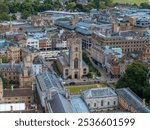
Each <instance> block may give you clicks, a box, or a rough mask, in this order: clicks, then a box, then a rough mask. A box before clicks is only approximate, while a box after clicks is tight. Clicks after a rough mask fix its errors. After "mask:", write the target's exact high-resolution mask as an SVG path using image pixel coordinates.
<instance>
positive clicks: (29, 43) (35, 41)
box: [26, 38, 39, 49]
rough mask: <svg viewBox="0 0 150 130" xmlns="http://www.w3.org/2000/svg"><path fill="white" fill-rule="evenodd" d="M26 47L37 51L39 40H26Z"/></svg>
mask: <svg viewBox="0 0 150 130" xmlns="http://www.w3.org/2000/svg"><path fill="white" fill-rule="evenodd" d="M26 45H29V46H32V47H34V48H36V49H39V40H38V39H34V38H28V39H27V42H26Z"/></svg>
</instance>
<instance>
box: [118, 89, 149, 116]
mask: <svg viewBox="0 0 150 130" xmlns="http://www.w3.org/2000/svg"><path fill="white" fill-rule="evenodd" d="M116 92H117V94H118V95H119V96H121V97H123V98H124V100H126V101H127V102H128V103H129V104H131V105H132V106H133V107H134V108H135V109H136V110H137V112H140V113H149V112H150V109H148V108H147V107H143V105H142V100H141V99H140V98H139V97H138V96H137V95H135V93H134V92H132V91H131V90H130V89H129V88H122V89H117V90H116Z"/></svg>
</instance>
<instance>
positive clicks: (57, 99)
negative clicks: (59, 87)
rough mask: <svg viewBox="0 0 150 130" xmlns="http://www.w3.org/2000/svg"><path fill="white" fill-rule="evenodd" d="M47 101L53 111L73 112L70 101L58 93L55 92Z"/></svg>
mask: <svg viewBox="0 0 150 130" xmlns="http://www.w3.org/2000/svg"><path fill="white" fill-rule="evenodd" d="M49 103H50V106H51V109H52V111H53V113H73V108H72V106H71V103H70V102H69V100H67V99H66V98H65V97H64V95H62V94H60V93H57V92H55V93H54V95H52V100H51V101H49Z"/></svg>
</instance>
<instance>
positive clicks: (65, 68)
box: [57, 34, 89, 79]
mask: <svg viewBox="0 0 150 130" xmlns="http://www.w3.org/2000/svg"><path fill="white" fill-rule="evenodd" d="M67 42H68V44H69V53H67V52H66V53H63V55H62V56H60V57H58V60H57V65H58V68H59V70H60V72H61V74H62V76H63V78H64V79H67V78H71V79H81V78H82V77H83V76H86V75H87V74H88V72H89V69H88V66H87V65H86V64H85V62H84V61H83V60H82V45H81V42H82V41H81V38H79V37H78V35H76V34H73V35H72V36H71V37H70V38H69V39H68V41H67Z"/></svg>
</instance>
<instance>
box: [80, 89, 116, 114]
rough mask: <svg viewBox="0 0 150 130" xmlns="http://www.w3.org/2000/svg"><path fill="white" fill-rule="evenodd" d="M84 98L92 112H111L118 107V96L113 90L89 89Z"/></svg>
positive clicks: (84, 93)
mask: <svg viewBox="0 0 150 130" xmlns="http://www.w3.org/2000/svg"><path fill="white" fill-rule="evenodd" d="M82 96H83V99H84V101H85V102H86V104H87V105H88V107H89V109H90V111H91V112H101V111H110V110H114V109H116V108H117V106H118V97H117V94H116V93H115V92H114V91H113V90H112V89H111V88H96V89H89V90H86V91H84V92H83V95H82Z"/></svg>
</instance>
